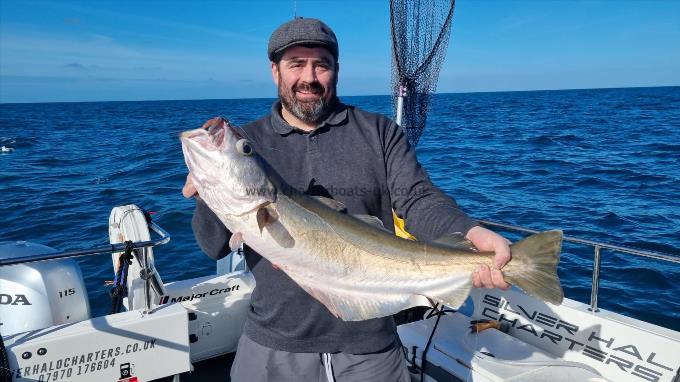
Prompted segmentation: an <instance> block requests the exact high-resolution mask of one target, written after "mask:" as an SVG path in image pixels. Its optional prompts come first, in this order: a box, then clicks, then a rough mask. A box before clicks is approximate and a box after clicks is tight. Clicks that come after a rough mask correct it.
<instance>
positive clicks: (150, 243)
mask: <svg viewBox="0 0 680 382" xmlns="http://www.w3.org/2000/svg"><path fill="white" fill-rule="evenodd" d="M149 228H151V229H152V230H153V231H154V232H156V233H157V234H158V236H159V238H158V239H155V240H146V241H137V242H132V243H131V245H132V248H133V249H137V248H148V247H155V246H157V245H163V244H165V243H167V242H169V241H170V234H169V233H168V232H167V231H166V230H164V229H163V228H161V227H160V226H159V225H157V224H156V223H154V222H150V223H149ZM127 246H128V243H118V244H110V245H106V246H101V247H94V248H88V249H76V250H71V251H59V252H51V253H43V254H37V255H28V256H21V257H14V258H9V259H0V267H2V266H6V265H16V264H26V263H34V262H36V261H45V260H57V259H68V258H73V257H83V256H92V255H100V254H103V253H113V252H123V251H125V249H126V248H127Z"/></svg>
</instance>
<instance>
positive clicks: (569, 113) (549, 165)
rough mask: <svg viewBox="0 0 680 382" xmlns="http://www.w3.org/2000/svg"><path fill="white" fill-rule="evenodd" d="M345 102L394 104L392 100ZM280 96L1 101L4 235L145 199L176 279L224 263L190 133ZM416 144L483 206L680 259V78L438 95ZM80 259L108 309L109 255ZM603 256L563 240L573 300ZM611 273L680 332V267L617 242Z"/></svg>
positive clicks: (165, 273)
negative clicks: (195, 185)
mask: <svg viewBox="0 0 680 382" xmlns="http://www.w3.org/2000/svg"><path fill="white" fill-rule="evenodd" d="M343 101H345V102H346V103H350V104H354V105H357V106H360V107H362V108H364V109H367V110H370V111H375V112H380V113H383V114H386V115H390V114H391V113H392V107H391V104H390V102H391V100H390V97H389V96H371V97H344V98H343ZM271 102H272V100H271V99H244V100H201V101H154V102H92V103H51V104H2V105H0V146H4V147H5V148H6V150H4V152H0V210H1V211H2V214H0V241H4V240H29V241H33V242H37V243H41V244H45V245H48V246H51V247H54V248H57V249H61V250H73V249H80V248H86V247H93V246H99V245H102V244H105V243H108V231H107V230H108V227H107V221H108V217H109V213H110V210H111V208H112V207H115V206H118V205H123V204H129V203H135V204H138V205H139V206H142V207H144V208H146V209H148V210H150V211H155V212H156V215H155V220H156V222H157V223H158V224H159V225H161V226H162V227H164V228H166V229H167V230H168V231H169V232H170V233H171V234H172V241H171V242H170V243H169V244H167V245H165V246H163V247H160V248H158V249H157V250H156V252H155V253H156V265H157V268H158V269H159V270H160V272H161V275H162V277H163V280H164V281H165V282H168V281H174V280H181V279H186V278H191V277H197V276H202V275H206V274H209V273H211V272H214V270H215V263H214V262H213V261H212V260H210V259H208V258H207V257H206V256H204V255H203V254H201V253H200V250H199V249H198V247H197V245H196V242H195V240H194V238H193V234H192V232H191V225H190V223H191V215H192V212H193V206H194V203H193V201H192V200H187V199H184V198H183V197H182V195H181V193H180V189H181V187H182V185H183V183H184V179H185V176H186V167H185V165H184V163H183V158H182V153H181V148H180V143H179V134H180V132H182V131H184V130H188V129H192V128H196V127H199V126H200V125H201V124H202V123H203V122H204V121H205V120H206V119H208V118H210V117H213V116H216V115H224V116H226V117H228V118H229V119H231V120H232V121H233V122H235V123H236V124H242V123H245V122H248V121H251V120H253V119H255V118H257V117H259V116H262V115H264V114H266V113H268V112H269V109H270V105H271ZM347 149H348V150H349V149H351V148H350V147H348V148H347ZM417 152H418V158H419V159H420V161H421V162H422V164H423V166H424V167H425V168H426V169H427V170H428V171H429V173H430V175H431V177H432V179H433V180H434V182H435V183H436V184H437V185H439V186H440V187H441V188H442V189H444V190H445V191H446V192H447V193H449V194H450V195H452V196H454V197H455V198H456V200H457V201H458V202H459V204H461V205H462V206H463V208H464V209H465V210H466V211H468V212H469V213H470V214H471V215H473V216H475V217H477V218H483V219H488V220H494V221H500V222H505V223H510V224H513V225H520V226H526V227H530V228H534V229H539V230H544V229H557V228H559V229H563V230H564V231H565V234H566V235H569V236H576V237H581V238H584V239H590V240H597V241H604V242H607V243H612V244H617V245H623V246H630V247H634V248H639V249H644V250H651V251H659V252H664V253H667V254H671V255H675V256H680V87H663V88H632V89H602V90H569V91H535V92H504V93H473V94H440V95H436V96H434V98H433V102H432V105H431V109H430V115H429V119H428V125H427V128H426V131H425V134H424V136H423V138H422V139H421V141H420V143H419V145H418V147H417ZM505 234H507V235H508V236H509V237H510V238H512V239H516V238H517V236H513V235H512V234H509V233H507V232H506V233H505ZM79 262H80V264H81V266H82V269H83V274H84V275H85V277H86V282H87V288H88V291H89V295H90V300H91V304H92V308H93V314H94V315H101V314H105V313H106V312H107V309H108V308H109V306H110V304H109V300H108V289H107V287H105V286H104V281H105V280H111V279H112V278H113V274H112V268H111V261H110V257H109V256H107V255H102V256H96V257H89V258H84V259H81V260H79ZM591 266H592V249H589V248H586V247H579V246H575V245H565V247H564V251H563V257H562V262H561V264H560V269H559V273H560V277H561V279H562V284H563V287H564V289H565V293H566V295H567V297H569V298H572V299H576V300H578V301H582V302H586V303H588V302H589V299H590V281H591ZM602 271H603V278H602V282H601V285H600V303H599V304H600V307H602V308H605V309H609V310H613V311H615V312H618V313H623V314H626V315H629V316H632V317H635V318H639V319H643V320H646V321H649V322H652V323H655V324H658V325H662V326H666V327H670V328H673V329H675V330H680V298H679V297H678V296H680V286H679V283H678V280H680V266H679V265H678V264H671V263H665V262H661V261H657V260H648V259H643V258H636V257H631V256H627V255H622V254H617V253H614V252H609V251H603V260H602Z"/></svg>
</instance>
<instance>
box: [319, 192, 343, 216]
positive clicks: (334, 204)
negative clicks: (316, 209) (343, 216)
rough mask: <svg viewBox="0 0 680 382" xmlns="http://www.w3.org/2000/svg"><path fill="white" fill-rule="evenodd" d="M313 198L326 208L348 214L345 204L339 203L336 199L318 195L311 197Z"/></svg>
mask: <svg viewBox="0 0 680 382" xmlns="http://www.w3.org/2000/svg"><path fill="white" fill-rule="evenodd" d="M311 197H312V198H313V199H316V200H317V201H319V202H321V203H323V204H324V205H326V207H328V208H330V209H333V210H335V211H338V212H343V213H347V207H346V206H345V205H344V204H343V203H341V202H338V201H337V200H335V199H331V198H327V197H325V196H318V195H311Z"/></svg>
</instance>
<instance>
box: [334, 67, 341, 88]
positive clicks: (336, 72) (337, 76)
mask: <svg viewBox="0 0 680 382" xmlns="http://www.w3.org/2000/svg"><path fill="white" fill-rule="evenodd" d="M338 78H340V63H339V62H337V61H336V62H335V86H338Z"/></svg>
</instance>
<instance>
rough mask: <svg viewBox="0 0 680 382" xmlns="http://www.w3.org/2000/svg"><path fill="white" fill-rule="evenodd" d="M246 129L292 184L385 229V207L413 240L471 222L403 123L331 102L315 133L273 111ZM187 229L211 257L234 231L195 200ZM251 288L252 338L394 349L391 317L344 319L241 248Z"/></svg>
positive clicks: (274, 343)
mask: <svg viewBox="0 0 680 382" xmlns="http://www.w3.org/2000/svg"><path fill="white" fill-rule="evenodd" d="M241 130H242V132H243V136H244V137H246V138H248V139H249V140H250V141H251V143H252V144H253V146H254V148H255V150H256V151H257V153H258V154H259V155H260V156H262V157H263V158H264V159H265V160H266V161H267V162H268V163H269V164H270V165H271V166H272V167H273V168H274V170H276V171H277V172H278V173H279V174H280V175H281V176H282V177H283V179H284V180H286V182H287V183H288V184H289V185H290V186H292V187H293V188H295V189H297V190H299V191H301V192H305V193H307V194H310V195H320V196H325V197H330V198H333V199H335V200H337V201H339V202H342V203H343V204H345V206H346V207H347V212H348V213H349V214H368V215H373V216H377V217H378V218H380V220H382V222H383V224H384V225H385V227H386V228H388V229H390V230H392V229H393V228H394V222H393V219H392V210H393V209H394V211H395V212H396V213H397V215H399V216H401V217H403V218H404V219H405V223H406V229H407V230H408V231H409V232H410V233H411V234H412V235H414V236H415V237H416V238H418V239H419V240H432V239H435V238H438V237H441V236H444V235H446V234H450V233H455V232H460V233H463V234H465V233H466V232H467V231H468V230H469V229H470V228H472V227H473V226H474V225H476V222H475V221H474V220H472V219H470V218H469V217H468V216H467V215H465V213H463V212H462V211H461V210H460V209H459V208H458V206H457V205H456V203H455V201H454V200H453V199H452V198H450V197H449V196H447V195H445V194H444V193H443V192H442V191H440V190H439V189H438V188H437V187H435V186H434V185H433V184H432V182H431V181H430V179H429V177H428V175H427V173H426V172H425V170H424V169H423V168H422V167H421V166H420V164H419V163H418V161H417V159H416V155H415V150H414V149H413V148H412V147H411V146H410V145H409V143H408V141H407V139H406V137H405V135H404V134H403V131H402V129H401V128H400V127H399V126H397V125H396V124H395V123H394V122H392V121H391V120H389V119H388V118H385V117H383V116H381V115H378V114H373V113H368V112H366V111H363V110H360V109H357V108H355V107H353V106H348V105H344V104H342V103H338V105H337V107H336V108H335V111H334V112H333V113H332V114H331V115H329V116H328V118H326V120H325V121H324V122H323V123H322V124H321V125H320V126H319V127H318V128H317V129H316V130H314V131H313V132H303V131H301V130H298V129H295V128H293V127H291V126H290V125H289V124H288V123H287V122H286V121H285V120H284V119H283V118H282V117H281V104H280V103H279V102H276V103H274V105H273V106H272V113H271V114H270V115H268V116H266V117H264V118H261V119H259V120H257V121H255V122H252V123H249V124H247V125H245V126H243V127H242V128H241ZM192 226H193V229H194V234H195V235H196V240H197V241H198V244H199V246H200V247H201V248H202V249H203V251H204V252H205V253H206V254H207V255H208V256H210V257H212V258H215V259H218V258H221V257H224V256H225V255H226V254H227V253H228V252H229V248H228V247H229V246H228V241H229V237H230V236H231V233H230V232H228V231H227V229H226V228H225V227H224V225H222V223H221V222H220V221H219V220H218V219H217V216H216V215H215V214H214V213H213V212H212V211H211V210H210V209H209V208H208V207H207V205H206V204H205V203H204V202H203V201H201V200H200V198H197V203H196V211H195V213H194V217H193V221H192ZM245 256H246V262H247V264H248V267H249V268H250V269H251V271H252V272H253V275H254V276H255V280H256V283H257V285H256V287H255V290H254V291H253V294H252V297H251V309H250V312H249V314H248V319H247V321H246V325H245V333H246V335H247V336H248V337H250V339H252V340H254V341H255V342H258V343H259V344H261V345H264V346H267V347H269V348H273V349H277V350H284V351H289V352H304V353H334V352H339V351H342V352H347V353H352V354H361V353H371V352H376V351H380V350H382V349H385V348H387V347H389V346H392V345H393V344H394V343H395V340H396V327H395V324H394V320H393V319H392V317H384V318H376V319H371V320H367V321H357V322H345V321H342V320H340V319H338V318H336V317H334V316H333V315H332V314H331V313H330V312H329V311H328V310H327V309H326V308H325V307H324V306H323V305H321V303H319V302H318V301H316V300H315V299H314V298H312V297H311V296H310V295H309V294H307V292H305V291H304V290H302V289H301V288H300V287H299V286H298V285H297V284H295V282H293V280H291V279H290V278H289V277H288V276H287V275H286V274H285V273H284V272H282V271H280V270H277V269H275V268H273V267H272V265H271V263H270V262H269V261H267V259H265V258H263V257H261V256H260V255H259V254H257V253H256V252H254V251H253V250H252V249H250V248H248V247H246V250H245Z"/></svg>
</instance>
